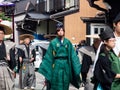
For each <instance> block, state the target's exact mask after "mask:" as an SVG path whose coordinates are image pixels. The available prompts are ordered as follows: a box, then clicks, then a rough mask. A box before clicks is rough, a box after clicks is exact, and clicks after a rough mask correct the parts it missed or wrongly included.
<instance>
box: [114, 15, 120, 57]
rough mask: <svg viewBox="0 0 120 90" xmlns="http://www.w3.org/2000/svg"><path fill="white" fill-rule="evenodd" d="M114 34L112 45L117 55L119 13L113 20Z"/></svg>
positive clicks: (119, 40)
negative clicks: (114, 41) (113, 43)
mask: <svg viewBox="0 0 120 90" xmlns="http://www.w3.org/2000/svg"><path fill="white" fill-rule="evenodd" d="M113 28H114V35H115V38H116V44H115V47H114V49H113V50H114V52H115V54H116V55H117V56H119V55H120V13H119V14H118V15H117V16H116V18H115V19H114V20H113Z"/></svg>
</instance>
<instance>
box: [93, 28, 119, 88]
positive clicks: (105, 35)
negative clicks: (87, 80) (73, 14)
mask: <svg viewBox="0 0 120 90" xmlns="http://www.w3.org/2000/svg"><path fill="white" fill-rule="evenodd" d="M99 36H100V38H101V40H102V41H103V45H102V47H101V50H100V53H99V57H98V60H97V61H96V64H95V68H94V77H93V82H94V84H95V86H94V90H98V89H100V90H112V89H111V86H112V82H113V81H114V80H115V79H120V74H117V73H116V72H115V70H114V68H116V70H117V69H120V68H119V66H120V65H119V64H120V61H119V59H118V57H117V56H116V55H115V53H114V51H113V50H112V48H114V46H115V36H114V34H113V30H112V29H111V28H108V27H107V28H106V29H105V31H103V32H102V33H101V34H100V35H99ZM119 73H120V72H119ZM115 90H118V89H115Z"/></svg>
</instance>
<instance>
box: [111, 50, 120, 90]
mask: <svg viewBox="0 0 120 90" xmlns="http://www.w3.org/2000/svg"><path fill="white" fill-rule="evenodd" d="M110 60H111V62H112V70H113V71H114V72H115V73H119V74H120V59H119V58H118V57H117V56H116V55H115V54H114V53H113V52H110ZM111 90H120V78H119V79H116V78H115V79H114V81H113V83H112V86H111Z"/></svg>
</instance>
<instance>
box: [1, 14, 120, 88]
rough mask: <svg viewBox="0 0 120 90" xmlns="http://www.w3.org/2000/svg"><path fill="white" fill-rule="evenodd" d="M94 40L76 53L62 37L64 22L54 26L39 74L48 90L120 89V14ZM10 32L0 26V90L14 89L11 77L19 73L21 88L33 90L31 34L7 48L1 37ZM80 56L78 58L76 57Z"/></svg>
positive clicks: (33, 54) (33, 71)
mask: <svg viewBox="0 0 120 90" xmlns="http://www.w3.org/2000/svg"><path fill="white" fill-rule="evenodd" d="M113 26H114V28H113V29H112V28H110V27H109V26H107V27H106V28H105V30H104V31H103V32H102V33H100V34H99V38H95V39H94V41H93V45H91V46H88V45H86V42H85V40H83V41H81V43H80V44H79V45H78V47H79V48H77V49H76V50H77V53H76V51H75V48H74V47H73V45H72V43H71V42H70V40H68V39H67V38H65V29H64V25H63V23H60V22H59V23H57V25H56V35H57V36H56V37H55V38H54V39H52V40H51V41H50V44H49V47H48V49H47V51H46V53H45V55H44V57H43V60H42V62H41V64H40V67H39V69H38V72H39V73H40V74H42V75H43V76H44V77H45V80H46V86H47V88H46V89H47V90H69V85H70V84H72V85H73V86H74V87H76V88H77V89H79V88H80V86H81V84H83V85H84V90H119V89H120V60H119V57H120V48H119V46H120V14H118V16H117V17H116V18H115V19H114V21H113ZM11 33H12V29H11V28H10V27H8V26H6V25H3V24H0V55H1V56H0V81H1V82H0V90H14V89H15V82H14V78H15V77H16V73H19V86H20V88H21V89H35V87H36V76H35V68H34V61H35V57H36V53H35V47H34V46H32V45H31V40H33V39H34V36H33V35H30V34H22V35H20V36H19V40H20V44H19V45H18V46H16V45H15V44H13V45H12V44H11V45H9V47H8V45H6V41H4V36H5V35H8V34H11ZM79 54H81V58H79V57H78V56H79Z"/></svg>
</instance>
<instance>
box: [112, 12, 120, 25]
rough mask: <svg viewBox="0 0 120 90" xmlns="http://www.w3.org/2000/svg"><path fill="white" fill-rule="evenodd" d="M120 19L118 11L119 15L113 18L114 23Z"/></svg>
mask: <svg viewBox="0 0 120 90" xmlns="http://www.w3.org/2000/svg"><path fill="white" fill-rule="evenodd" d="M119 21H120V13H118V15H117V16H116V17H115V19H114V20H113V22H114V23H117V22H119Z"/></svg>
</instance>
